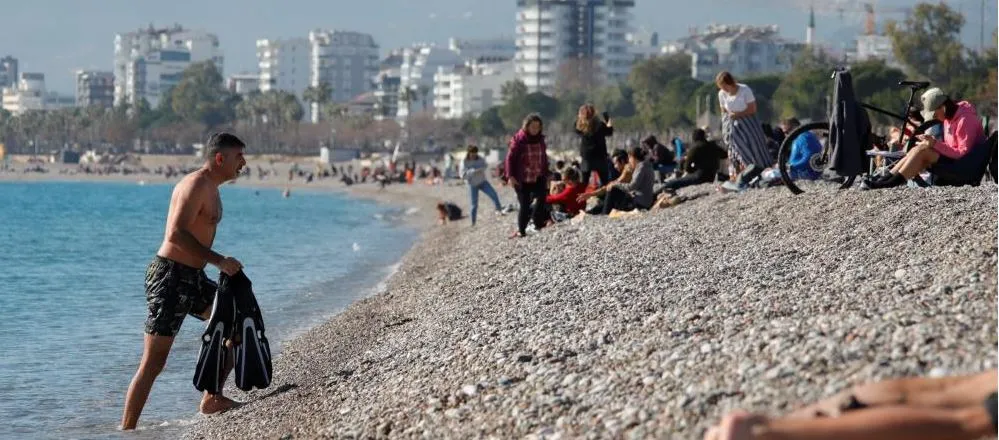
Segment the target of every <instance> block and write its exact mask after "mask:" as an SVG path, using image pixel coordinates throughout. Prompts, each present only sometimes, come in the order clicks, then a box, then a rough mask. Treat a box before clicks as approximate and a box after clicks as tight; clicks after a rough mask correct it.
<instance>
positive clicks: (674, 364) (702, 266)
mask: <svg viewBox="0 0 999 440" xmlns="http://www.w3.org/2000/svg"><path fill="white" fill-rule="evenodd" d="M805 189H806V190H808V191H809V192H808V193H807V194H805V195H800V196H792V195H791V194H790V193H789V192H787V191H786V190H785V189H782V188H772V189H767V190H755V191H748V192H745V193H741V194H720V193H716V192H715V190H714V187H713V186H712V185H701V186H698V187H691V188H686V189H684V190H683V191H682V192H681V193H686V194H697V193H705V192H706V193H708V194H709V195H708V196H706V197H701V198H697V199H695V200H691V201H688V202H686V203H683V204H680V205H678V206H675V207H671V208H665V209H661V210H657V211H651V212H648V213H643V214H640V215H635V216H626V217H621V218H607V217H596V216H586V217H584V218H582V219H581V221H577V222H572V223H562V224H559V225H556V226H554V227H551V228H546V229H544V230H542V231H540V232H537V233H534V234H531V235H529V236H528V237H526V238H521V239H515V240H509V239H508V238H507V237H508V235H509V234H510V232H511V231H513V230H514V228H515V227H514V225H515V221H516V220H515V214H510V215H507V216H504V217H498V216H494V215H492V213H491V212H490V211H491V209H489V208H488V203H482V202H486V199H484V198H483V200H482V201H481V202H480V203H482V206H480V214H479V216H480V221H479V224H478V225H477V226H475V227H474V228H472V227H470V225H469V222H468V220H462V221H458V222H454V223H451V224H448V225H445V226H433V225H431V224H430V222H426V221H425V222H424V224H425V225H426V227H425V229H424V232H423V237H422V238H421V240H420V241H419V243H418V244H417V245H416V246H415V247H414V248H413V249H412V250H411V251H410V252H409V253H408V255H407V256H406V257H405V258H404V260H403V262H402V264H401V266H400V268H399V270H398V271H397V272H396V273H395V274H394V275H393V276H392V277H391V278H390V279H389V280H388V281H387V282H386V284H385V289H384V291H382V292H381V293H378V294H376V295H374V296H371V297H368V298H366V299H364V300H361V301H358V302H356V303H355V304H353V305H352V306H350V307H348V308H347V309H346V310H345V311H344V312H343V313H341V314H339V315H337V316H336V317H334V318H333V319H331V320H330V321H328V322H326V323H325V324H323V325H320V326H318V327H316V328H313V329H312V330H311V331H309V332H307V333H306V334H304V335H302V336H300V337H299V338H297V339H294V340H292V341H290V342H288V343H287V344H285V345H284V348H283V352H282V355H281V356H279V357H278V358H277V359H276V360H275V366H274V368H275V372H274V382H273V383H272V385H271V387H269V388H268V389H265V390H258V391H254V392H251V393H242V392H240V391H238V390H235V389H233V391H231V393H230V394H231V395H232V396H233V397H234V398H235V399H236V400H238V401H243V402H245V404H243V405H242V406H240V407H239V408H237V409H234V410H232V411H229V412H227V413H225V414H221V415H216V416H208V417H203V418H201V420H200V421H199V422H197V423H196V424H195V425H194V426H192V427H191V429H190V430H189V431H188V432H187V433H186V435H185V437H186V438H191V439H229V438H254V439H263V438H274V439H291V438H538V439H540V438H553V439H554V438H678V439H693V438H699V437H700V436H701V435H703V432H704V430H705V429H706V428H707V427H708V426H710V425H711V424H712V423H714V422H716V421H717V420H718V419H719V417H720V416H721V415H722V414H724V413H725V412H727V411H728V410H731V409H735V408H743V409H747V410H754V411H759V412H764V413H769V414H772V415H777V414H781V413H784V412H787V411H790V410H792V409H794V408H797V407H799V406H801V405H803V404H805V403H808V402H811V401H814V400H816V399H819V398H822V397H825V396H828V395H831V394H833V393H835V392H837V391H840V390H842V389H844V388H846V387H848V386H850V385H854V384H859V383H863V382H866V381H870V380H876V379H883V378H890V377H897V376H905V375H934V376H936V375H947V374H960V373H970V372H976V371H980V370H983V369H987V368H994V367H995V366H996V363H997V361H996V355H997V350H996V346H997V339H999V338H997V331H996V322H997V307H996V304H997V302H996V300H997V298H996V283H997V279H996V273H997V266H996V250H997V235H996V231H997V227H996V225H997V197H996V187H995V185H994V184H992V183H991V182H986V183H983V184H982V186H981V187H977V188H970V187H965V188H930V189H910V188H901V189H893V190H881V191H867V192H862V191H858V190H856V189H851V190H847V191H836V190H835V187H834V186H828V185H822V184H816V185H809V186H807V187H806V188H805ZM348 191H351V192H355V194H356V195H359V196H362V197H369V198H375V199H378V200H383V201H385V202H388V203H402V204H407V205H411V206H418V207H420V208H421V211H420V212H421V214H420V215H423V216H430V217H432V216H433V209H432V207H433V202H434V201H435V200H438V199H450V200H453V201H455V202H457V203H458V204H459V205H460V206H461V207H462V208H463V209H465V210H466V211H467V207H468V196H467V188H465V187H461V186H453V187H452V186H438V187H428V186H424V185H414V186H406V185H391V186H389V187H388V188H386V189H385V190H376V189H373V187H371V186H368V187H355V188H352V189H350V190H348ZM500 194H501V197H502V198H503V202H504V204H507V203H513V202H514V201H515V198H514V196H513V193H512V191H510V190H508V189H506V188H502V189H500ZM424 220H426V219H424ZM265 319H266V312H265Z"/></svg>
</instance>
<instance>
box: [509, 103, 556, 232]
mask: <svg viewBox="0 0 999 440" xmlns="http://www.w3.org/2000/svg"><path fill="white" fill-rule="evenodd" d="M543 128H544V124H543V123H542V121H541V116H540V115H538V114H537V113H532V114H530V115H528V116H527V117H526V118H524V124H523V125H522V126H521V128H520V130H518V131H517V133H516V134H514V135H513V138H512V139H510V150H509V151H508V152H507V155H506V162H505V167H504V169H505V170H506V177H507V181H508V182H509V184H510V186H512V187H513V189H514V190H515V191H517V201H518V202H519V203H520V213H519V214H518V215H517V231H516V232H515V233H514V234H513V235H511V236H510V238H515V237H524V236H526V235H527V223H528V221H529V220H530V219H531V217H533V218H534V227H535V228H537V229H541V228H544V227H545V223H546V220H547V219H546V218H545V217H546V214H545V213H546V212H547V209H542V208H544V205H545V197H546V196H547V194H548V177H549V170H548V167H549V165H548V148H547V146H546V145H545V135H544V134H542V131H543ZM534 202H537V206H536V207H535V208H536V209H532V206H531V205H532V204H533V203H534Z"/></svg>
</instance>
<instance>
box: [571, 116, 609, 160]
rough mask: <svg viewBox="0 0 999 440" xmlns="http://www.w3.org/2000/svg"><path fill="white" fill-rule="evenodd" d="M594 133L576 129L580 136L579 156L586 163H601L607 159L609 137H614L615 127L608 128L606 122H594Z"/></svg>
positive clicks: (596, 120) (595, 120)
mask: <svg viewBox="0 0 999 440" xmlns="http://www.w3.org/2000/svg"><path fill="white" fill-rule="evenodd" d="M593 124H594V125H593V131H591V132H590V133H583V132H581V131H579V129H578V128H577V129H576V134H578V135H579V156H580V157H581V158H582V159H583V161H586V162H599V161H601V160H606V159H607V156H608V154H607V137H608V136H612V135H614V127H608V126H607V124H606V123H604V121H601V120H599V119H594V120H593Z"/></svg>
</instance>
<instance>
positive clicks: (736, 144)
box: [715, 71, 773, 188]
mask: <svg viewBox="0 0 999 440" xmlns="http://www.w3.org/2000/svg"><path fill="white" fill-rule="evenodd" d="M715 85H717V86H718V104H719V106H720V107H721V113H722V135H723V138H724V140H725V144H726V145H727V146H728V151H729V155H728V157H729V163H730V164H731V167H730V168H732V169H731V170H730V173H729V174H730V175H731V176H732V177H733V179H735V175H736V174H738V173H739V172H741V171H742V170H743V168H744V167H748V166H750V165H755V169H756V170H759V171H762V170H763V169H765V168H767V167H769V166H771V165H773V160H772V159H771V158H770V152H769V151H768V150H767V138H766V135H765V134H764V133H763V125H762V124H761V123H760V119H759V118H758V117H757V116H756V110H757V109H756V97H755V96H753V90H752V89H750V88H749V86H747V85H745V84H742V83H738V82H736V81H735V77H733V76H732V74H731V73H729V72H725V71H723V72H720V73H718V76H717V77H715ZM757 174H758V173H757ZM752 177H755V176H740V177H739V180H740V181H739V182H737V183H738V185H739V187H740V188H741V187H745V184H746V183H748V180H751V179H752Z"/></svg>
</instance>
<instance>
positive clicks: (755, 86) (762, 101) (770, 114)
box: [742, 75, 781, 122]
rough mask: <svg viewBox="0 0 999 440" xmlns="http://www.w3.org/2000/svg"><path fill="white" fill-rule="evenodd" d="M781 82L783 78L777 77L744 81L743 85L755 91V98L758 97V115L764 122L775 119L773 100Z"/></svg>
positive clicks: (754, 78) (760, 77)
mask: <svg viewBox="0 0 999 440" xmlns="http://www.w3.org/2000/svg"><path fill="white" fill-rule="evenodd" d="M780 82H781V77H780V76H777V75H764V76H755V77H749V78H746V79H744V80H742V83H743V84H745V85H747V86H749V88H750V89H752V90H753V96H755V97H756V115H757V117H759V118H760V121H762V122H773V120H774V119H775V112H774V108H773V99H774V94H775V93H777V89H778V88H779V87H780Z"/></svg>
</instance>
